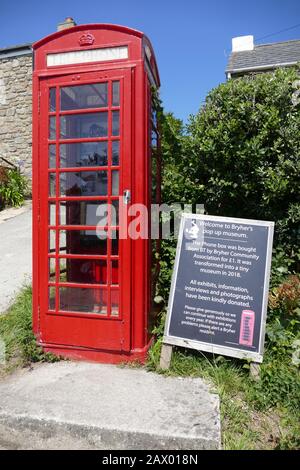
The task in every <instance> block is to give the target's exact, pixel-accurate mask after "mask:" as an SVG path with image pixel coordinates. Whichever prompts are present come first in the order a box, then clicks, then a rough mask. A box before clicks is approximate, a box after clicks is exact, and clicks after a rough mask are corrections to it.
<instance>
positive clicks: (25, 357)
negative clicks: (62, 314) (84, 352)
mask: <svg viewBox="0 0 300 470" xmlns="http://www.w3.org/2000/svg"><path fill="white" fill-rule="evenodd" d="M0 338H1V339H2V341H3V342H4V345H5V359H6V364H5V367H4V368H5V370H10V369H12V368H15V367H18V366H26V365H28V364H30V363H32V362H41V361H42V362H46V361H47V362H55V361H57V360H58V359H57V357H55V356H53V355H52V354H50V353H45V352H44V351H43V350H42V348H41V347H39V346H38V345H37V344H36V339H35V337H34V334H33V332H32V289H31V287H25V288H23V289H22V290H21V292H20V293H19V294H18V296H17V298H16V300H15V302H14V303H13V305H12V306H11V307H10V308H9V309H8V311H7V312H6V313H5V314H3V315H1V316H0Z"/></svg>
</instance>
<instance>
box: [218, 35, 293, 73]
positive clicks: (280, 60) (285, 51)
mask: <svg viewBox="0 0 300 470" xmlns="http://www.w3.org/2000/svg"><path fill="white" fill-rule="evenodd" d="M297 62H300V39H297V40H293V41H285V42H275V43H271V44H260V45H256V46H254V49H253V50H252V51H239V52H232V53H231V55H230V57H229V61H228V64H227V68H226V72H227V73H228V72H230V73H237V72H243V71H251V70H253V71H254V70H259V69H268V68H270V69H272V68H275V67H280V66H284V65H286V66H287V65H294V64H297Z"/></svg>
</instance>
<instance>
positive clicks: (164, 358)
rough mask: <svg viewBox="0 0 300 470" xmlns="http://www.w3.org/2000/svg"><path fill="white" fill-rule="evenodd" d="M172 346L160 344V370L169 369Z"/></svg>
mask: <svg viewBox="0 0 300 470" xmlns="http://www.w3.org/2000/svg"><path fill="white" fill-rule="evenodd" d="M172 351H173V346H172V345H171V344H165V343H163V344H162V347H161V353H160V363H159V365H160V368H161V369H163V370H167V369H169V368H170V364H171V358H172Z"/></svg>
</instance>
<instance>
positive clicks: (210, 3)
mask: <svg viewBox="0 0 300 470" xmlns="http://www.w3.org/2000/svg"><path fill="white" fill-rule="evenodd" d="M67 16H72V17H73V18H74V19H75V21H76V22H77V23H78V24H84V23H101V22H103V23H117V24H123V25H126V26H130V27H133V28H136V29H139V30H141V31H144V32H145V33H146V34H147V35H148V36H149V37H150V39H151V41H152V44H153V46H154V49H155V53H156V57H157V61H158V66H159V70H160V75H161V81H162V88H161V96H162V99H163V102H164V106H165V109H166V110H167V111H173V112H174V114H175V115H176V116H177V117H179V118H181V119H183V120H186V119H187V118H188V115H189V114H191V113H192V114H194V113H196V112H197V111H198V109H199V107H200V104H201V103H202V102H203V101H204V99H205V96H206V94H207V92H208V91H209V90H210V89H211V88H213V87H215V86H216V85H218V84H219V83H220V82H222V81H224V80H225V75H224V69H225V66H226V62H227V57H228V54H229V53H230V50H231V38H232V37H234V36H241V35H247V34H253V35H254V36H255V38H256V42H259V43H266V42H274V41H280V40H287V39H298V38H300V26H299V27H298V28H295V29H292V30H290V31H286V32H283V33H280V34H277V35H274V36H272V37H270V38H266V39H264V40H260V41H257V39H258V38H261V37H263V36H265V35H268V34H271V33H274V32H277V31H280V30H283V29H285V28H288V27H291V26H293V25H296V24H297V23H300V2H299V0H251V1H250V0H249V1H248V2H246V1H243V0H223V1H221V0H206V1H202V0H184V1H179V0H151V1H145V0H110V1H105V0H94V1H83V0H51V1H43V0H22V1H21V0H14V1H9V0H0V48H1V47H6V46H10V45H15V44H20V43H25V42H34V41H36V40H38V39H40V38H41V37H43V36H46V35H48V34H50V33H52V32H54V31H55V30H56V25H57V23H58V22H60V21H62V20H63V19H64V18H66V17H67Z"/></svg>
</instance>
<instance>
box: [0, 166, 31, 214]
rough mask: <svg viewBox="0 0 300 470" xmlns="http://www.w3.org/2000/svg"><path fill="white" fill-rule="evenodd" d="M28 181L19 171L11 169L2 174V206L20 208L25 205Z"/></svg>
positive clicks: (0, 190) (0, 184)
mask: <svg viewBox="0 0 300 470" xmlns="http://www.w3.org/2000/svg"><path fill="white" fill-rule="evenodd" d="M1 175H2V177H1ZM26 189H27V180H26V178H25V176H23V175H22V174H21V173H20V172H19V170H15V169H9V170H6V171H5V173H4V172H3V169H2V173H1V174H0V198H1V200H2V205H8V206H13V207H18V206H20V205H22V204H23V202H24V197H25V194H26Z"/></svg>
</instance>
